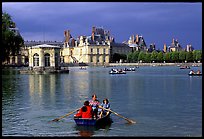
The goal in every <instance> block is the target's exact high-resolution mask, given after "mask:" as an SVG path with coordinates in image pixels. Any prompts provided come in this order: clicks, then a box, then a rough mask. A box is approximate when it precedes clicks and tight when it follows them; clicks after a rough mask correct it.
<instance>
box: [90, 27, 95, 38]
mask: <svg viewBox="0 0 204 139" xmlns="http://www.w3.org/2000/svg"><path fill="white" fill-rule="evenodd" d="M95 32H96V28H95V27H92V34H91V37H92V41H94V35H95Z"/></svg>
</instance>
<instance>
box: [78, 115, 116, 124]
mask: <svg viewBox="0 0 204 139" xmlns="http://www.w3.org/2000/svg"><path fill="white" fill-rule="evenodd" d="M110 114H111V113H109V114H108V115H105V116H103V117H101V118H98V119H96V118H78V117H74V121H75V123H76V124H77V125H83V126H100V125H104V124H110V123H112V122H113V121H112V119H111V118H110Z"/></svg>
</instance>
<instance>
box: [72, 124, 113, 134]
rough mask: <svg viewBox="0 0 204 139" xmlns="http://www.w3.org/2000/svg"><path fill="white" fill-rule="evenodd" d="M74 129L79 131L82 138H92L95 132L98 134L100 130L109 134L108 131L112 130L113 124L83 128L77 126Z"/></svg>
mask: <svg viewBox="0 0 204 139" xmlns="http://www.w3.org/2000/svg"><path fill="white" fill-rule="evenodd" d="M74 128H75V129H76V130H77V131H78V134H79V135H80V136H81V137H91V136H93V135H94V133H95V132H97V131H99V130H102V131H103V132H104V133H105V132H107V131H108V130H110V128H111V123H109V124H102V125H101V124H100V125H97V126H82V125H80V126H77V125H76V126H75V127H74ZM102 136H103V135H102Z"/></svg>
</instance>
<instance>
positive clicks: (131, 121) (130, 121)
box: [100, 107, 136, 124]
mask: <svg viewBox="0 0 204 139" xmlns="http://www.w3.org/2000/svg"><path fill="white" fill-rule="evenodd" d="M100 108H102V109H104V110H107V111H110V112H112V113H114V114H115V115H117V116H119V117H121V118H123V119H125V120H126V121H128V122H129V123H132V124H134V123H136V122H135V121H133V120H130V119H128V118H126V117H124V116H122V115H120V114H118V113H116V112H114V111H113V110H111V109H106V108H103V107H100Z"/></svg>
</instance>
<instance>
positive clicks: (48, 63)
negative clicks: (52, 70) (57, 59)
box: [45, 53, 50, 67]
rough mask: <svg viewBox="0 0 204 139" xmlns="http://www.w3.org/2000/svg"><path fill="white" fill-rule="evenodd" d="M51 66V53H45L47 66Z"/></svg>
mask: <svg viewBox="0 0 204 139" xmlns="http://www.w3.org/2000/svg"><path fill="white" fill-rule="evenodd" d="M49 66H50V54H48V53H47V54H45V67H49Z"/></svg>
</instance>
